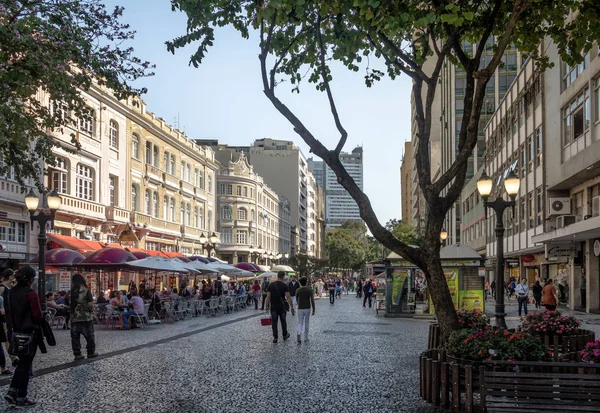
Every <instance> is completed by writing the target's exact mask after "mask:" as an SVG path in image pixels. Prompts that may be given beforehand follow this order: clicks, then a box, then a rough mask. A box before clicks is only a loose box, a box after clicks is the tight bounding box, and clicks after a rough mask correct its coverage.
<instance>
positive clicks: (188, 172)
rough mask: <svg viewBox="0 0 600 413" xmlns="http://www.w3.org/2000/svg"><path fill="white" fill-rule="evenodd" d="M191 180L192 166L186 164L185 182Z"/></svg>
mask: <svg viewBox="0 0 600 413" xmlns="http://www.w3.org/2000/svg"><path fill="white" fill-rule="evenodd" d="M191 180H192V166H191V165H190V164H189V163H188V164H187V166H186V170H185V181H186V182H188V183H189V182H190V181H191Z"/></svg>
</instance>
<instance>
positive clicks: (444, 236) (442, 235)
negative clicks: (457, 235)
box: [440, 228, 448, 242]
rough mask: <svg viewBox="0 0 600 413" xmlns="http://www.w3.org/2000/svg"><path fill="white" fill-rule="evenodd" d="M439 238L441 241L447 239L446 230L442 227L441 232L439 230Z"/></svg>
mask: <svg viewBox="0 0 600 413" xmlns="http://www.w3.org/2000/svg"><path fill="white" fill-rule="evenodd" d="M440 239H441V240H442V242H444V241H446V240H447V239H448V231H446V230H445V229H444V228H442V232H440Z"/></svg>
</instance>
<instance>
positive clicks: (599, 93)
mask: <svg viewBox="0 0 600 413" xmlns="http://www.w3.org/2000/svg"><path fill="white" fill-rule="evenodd" d="M595 89H596V90H595V93H596V119H595V120H596V122H600V77H599V78H598V79H596V88H595Z"/></svg>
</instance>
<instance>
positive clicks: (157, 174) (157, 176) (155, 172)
mask: <svg viewBox="0 0 600 413" xmlns="http://www.w3.org/2000/svg"><path fill="white" fill-rule="evenodd" d="M146 176H147V177H148V178H149V179H150V181H153V182H154V183H157V184H160V183H162V181H163V179H162V176H163V172H162V171H161V170H160V169H158V168H157V167H156V166H152V165H150V164H149V163H147V164H146Z"/></svg>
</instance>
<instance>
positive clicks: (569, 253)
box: [546, 242, 578, 258]
mask: <svg viewBox="0 0 600 413" xmlns="http://www.w3.org/2000/svg"><path fill="white" fill-rule="evenodd" d="M577 250H578V248H577V245H576V244H575V243H573V242H565V243H548V244H546V258H550V257H575V256H577Z"/></svg>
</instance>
